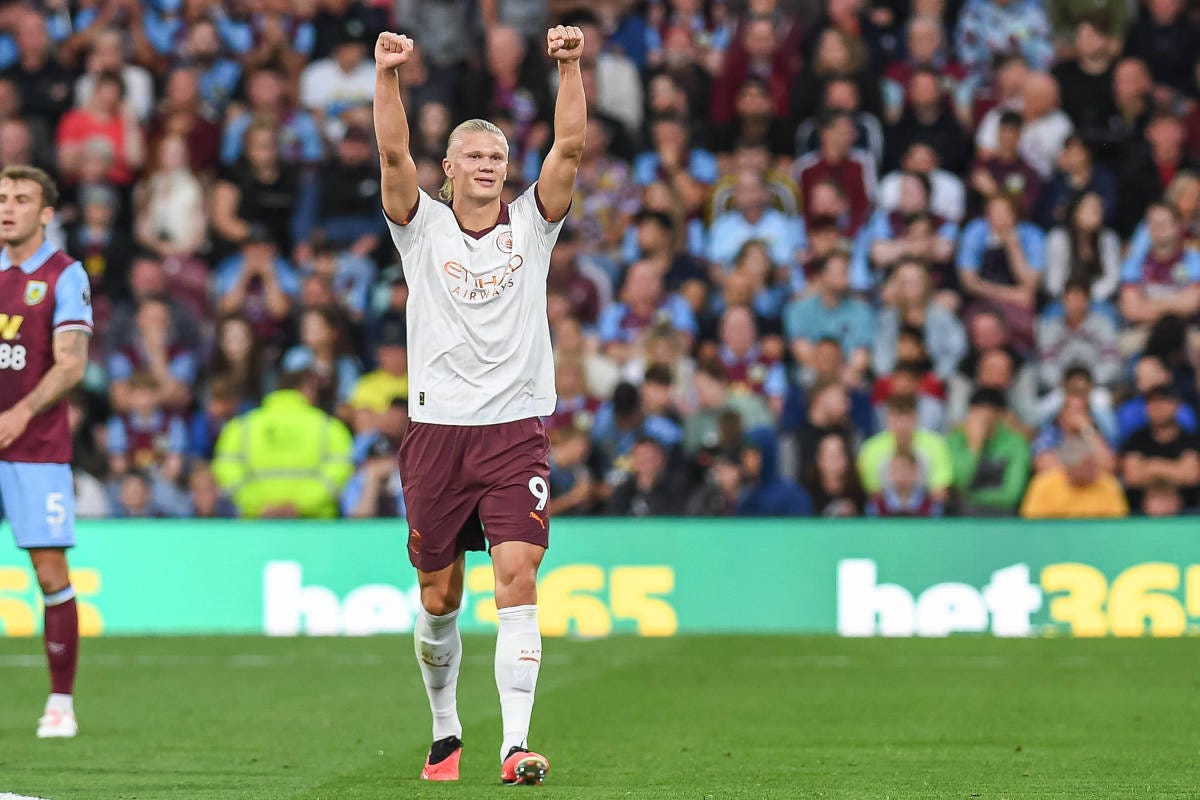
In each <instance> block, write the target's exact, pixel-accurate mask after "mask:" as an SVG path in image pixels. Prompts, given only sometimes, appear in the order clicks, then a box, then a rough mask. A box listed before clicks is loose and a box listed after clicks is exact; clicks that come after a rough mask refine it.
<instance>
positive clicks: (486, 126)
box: [438, 119, 508, 203]
mask: <svg viewBox="0 0 1200 800" xmlns="http://www.w3.org/2000/svg"><path fill="white" fill-rule="evenodd" d="M468 133H490V134H493V135H495V136H499V137H500V138H501V139H502V140H503V141H504V150H505V154H506V155H507V152H508V137H506V136H505V135H504V131H502V130H500V129H499V128H497V127H496V126H495V125H494V124H493V123H491V122H488V121H487V120H486V119H469V120H467V121H466V122H462V123H459V125H458V127H457V128H455V129H454V130H452V131H450V137H449V138H448V139H447V140H446V158H449V157H450V151H451V150H453V149H454V148H455V147H456V146H457V145H458V144H460V143H461V142H462V138H463V135H464V134H468ZM438 194H439V195H440V196H441V198H442V199H443V200H445V201H446V202H447V203H452V202H454V182H453V181H451V180H450V176H449V175H447V176H446V180H444V181H442V189H441V191H440V192H438Z"/></svg>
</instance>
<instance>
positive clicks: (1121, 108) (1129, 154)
mask: <svg viewBox="0 0 1200 800" xmlns="http://www.w3.org/2000/svg"><path fill="white" fill-rule="evenodd" d="M1153 91H1154V84H1153V82H1152V81H1151V80H1150V70H1148V69H1147V68H1146V64H1145V62H1143V61H1140V60H1138V59H1136V58H1123V59H1121V60H1120V61H1118V62H1117V65H1116V66H1115V67H1114V68H1113V76H1112V102H1113V105H1114V106H1115V107H1116V111H1115V112H1114V113H1113V114H1112V115H1111V116H1109V117H1108V118H1107V119H1105V120H1104V123H1105V124H1104V126H1103V128H1102V129H1096V130H1092V131H1090V132H1085V133H1087V135H1088V136H1089V138H1090V141H1091V144H1092V145H1093V146H1094V147H1095V148H1096V157H1097V160H1098V161H1099V162H1100V163H1101V164H1103V165H1104V166H1106V167H1108V168H1109V169H1110V170H1112V171H1113V172H1114V173H1115V174H1116V175H1117V177H1118V179H1119V180H1120V179H1121V178H1123V177H1124V173H1125V170H1126V168H1127V166H1128V164H1129V163H1130V162H1131V161H1133V160H1135V159H1140V158H1141V156H1142V147H1143V142H1144V137H1145V133H1146V128H1147V127H1149V125H1150V120H1151V118H1152V117H1153V114H1154V96H1153ZM1121 182H1122V183H1123V182H1124V181H1121ZM1121 205H1122V204H1119V205H1118V208H1120V206H1121ZM1130 214H1132V219H1131V221H1130V222H1129V225H1130V226H1132V225H1134V224H1136V223H1137V216H1136V213H1135V212H1133V211H1132V210H1131V211H1129V212H1126V216H1130ZM1117 223H1118V224H1117V230H1118V231H1119V232H1120V233H1121V234H1122V235H1123V236H1127V235H1129V230H1131V227H1130V228H1126V227H1125V226H1124V225H1122V224H1121V219H1120V217H1118V220H1117Z"/></svg>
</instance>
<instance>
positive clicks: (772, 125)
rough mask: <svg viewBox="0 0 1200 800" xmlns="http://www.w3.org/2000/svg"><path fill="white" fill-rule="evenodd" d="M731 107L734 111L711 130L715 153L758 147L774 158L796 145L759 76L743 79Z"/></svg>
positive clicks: (788, 153)
mask: <svg viewBox="0 0 1200 800" xmlns="http://www.w3.org/2000/svg"><path fill="white" fill-rule="evenodd" d="M734 111H735V112H736V115H735V116H734V117H733V118H732V119H730V120H729V121H728V122H726V123H725V124H723V125H721V126H719V127H718V128H717V130H716V132H715V134H714V139H715V143H714V149H715V150H716V151H717V152H718V153H730V152H733V150H734V149H735V148H737V147H761V148H764V149H766V150H767V151H768V152H769V153H770V154H771V155H772V156H774V157H776V158H786V157H788V156H790V155H791V154H792V152H793V149H794V147H795V145H794V144H793V141H792V135H791V133H790V131H789V130H788V127H787V119H786V117H781V116H778V115H777V113H776V111H775V109H774V107H773V106H772V104H771V96H770V94H769V90H768V87H767V84H766V83H764V82H763V80H762V79H761V78H754V77H750V78H746V80H745V81H743V82H742V85H741V87H740V88H739V89H738V93H737V100H736V102H735V105H734Z"/></svg>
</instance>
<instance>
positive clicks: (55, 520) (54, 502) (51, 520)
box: [46, 492, 67, 528]
mask: <svg viewBox="0 0 1200 800" xmlns="http://www.w3.org/2000/svg"><path fill="white" fill-rule="evenodd" d="M66 521H67V507H66V506H64V505H63V493H62V492H50V493H49V494H47V495H46V524H47V525H49V526H50V527H52V528H57V527H59V526H60V525H62V524H63V523H64V522H66Z"/></svg>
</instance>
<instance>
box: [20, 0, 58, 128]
mask: <svg viewBox="0 0 1200 800" xmlns="http://www.w3.org/2000/svg"><path fill="white" fill-rule="evenodd" d="M13 33H14V39H15V40H16V46H17V59H16V63H15V64H13V65H12V66H11V67H9V68H8V69H6V70H5V72H4V76H5V77H6V78H8V79H10V80H12V81H14V82H15V83H16V84H17V86H18V87H19V88H20V90H21V99H22V103H21V105H22V108H23V110H24V112H25V114H26V115H28V116H29V117H32V118H34V119H37V120H38V121H39V122H40V124H41V125H43V126H45V127H46V128H48V129H51V130H53V129H54V128H56V127H57V126H58V124H59V120H60V119H61V118H62V116H63V115H64V114H65V113H67V109H69V108H70V107H71V74H70V73H69V72H68V71H67V70H66V68H65V67H63V65H62V64H61V63H59V61H58V59H57V58H56V57H55V55H54V53H53V52H52V42H51V41H50V37H49V36H48V35H47V33H46V22H45V20H44V19H43V18H42V16H41V15H40V14H37V13H34V12H32V11H29V10H22V11H20V13H19V14H18V15H17V17H16V19H15V20H13Z"/></svg>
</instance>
